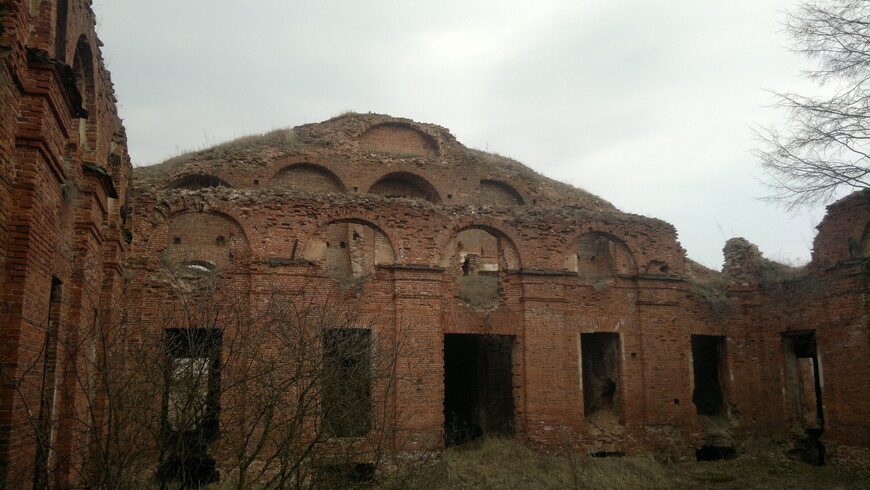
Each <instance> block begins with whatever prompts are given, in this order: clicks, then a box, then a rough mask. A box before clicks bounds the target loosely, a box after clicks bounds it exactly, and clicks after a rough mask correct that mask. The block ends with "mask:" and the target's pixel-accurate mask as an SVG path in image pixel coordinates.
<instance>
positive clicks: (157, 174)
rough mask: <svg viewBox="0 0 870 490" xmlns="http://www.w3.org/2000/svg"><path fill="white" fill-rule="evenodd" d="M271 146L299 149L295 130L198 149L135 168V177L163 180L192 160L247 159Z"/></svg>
mask: <svg viewBox="0 0 870 490" xmlns="http://www.w3.org/2000/svg"><path fill="white" fill-rule="evenodd" d="M266 147H271V148H277V149H280V150H283V151H288V152H290V151H295V150H298V149H299V148H301V147H302V144H301V143H300V141H299V138H298V137H297V135H296V131H295V130H293V129H292V128H290V129H287V128H284V129H275V130H273V131H269V132H266V133H260V134H250V135H247V136H242V137H241V138H236V139H234V140H232V141H227V142H226V143H220V144H218V145H215V146H212V147H209V148H204V149H202V150H197V151H191V152H187V153H182V154H181V155H177V156H174V157H172V158H170V159H168V160H166V161H164V162H162V163H158V164H155V165H148V166H146V167H136V174H138V176H140V177H142V178H146V179H165V178H166V177H168V176H169V175H170V174H171V173H172V172H173V171H174V170H175V169H177V168H179V167H182V166H184V165H185V164H187V163H190V162H194V161H212V162H213V161H228V160H232V159H234V158H248V157H250V154H251V152H254V151H256V150H259V149H262V148H266Z"/></svg>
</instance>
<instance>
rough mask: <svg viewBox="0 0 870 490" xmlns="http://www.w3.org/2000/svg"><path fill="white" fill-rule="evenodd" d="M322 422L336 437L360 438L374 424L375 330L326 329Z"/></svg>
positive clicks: (327, 430)
mask: <svg viewBox="0 0 870 490" xmlns="http://www.w3.org/2000/svg"><path fill="white" fill-rule="evenodd" d="M322 367H323V373H324V374H323V380H324V384H323V388H322V393H321V403H322V416H323V419H322V423H323V427H324V430H325V431H326V433H327V434H329V435H331V436H334V437H357V436H362V435H365V434H366V433H368V432H369V430H370V429H371V425H372V332H371V330H369V329H365V328H335V329H329V330H325V331H324V332H323V366H322Z"/></svg>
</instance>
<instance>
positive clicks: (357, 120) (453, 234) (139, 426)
mask: <svg viewBox="0 0 870 490" xmlns="http://www.w3.org/2000/svg"><path fill="white" fill-rule="evenodd" d="M6 5H8V7H6V10H5V11H2V12H0V15H2V27H3V31H2V33H0V45H2V47H3V48H4V49H3V50H2V52H0V60H2V62H3V63H2V68H0V70H2V71H0V74H2V76H3V78H2V82H0V94H2V96H0V106H2V112H0V157H2V160H0V165H2V173H0V332H2V336H0V338H2V345H0V354H2V368H3V377H2V380H0V382H2V385H0V386H2V391H0V470H2V474H0V477H2V478H4V479H5V480H4V481H5V482H6V483H7V485H9V486H17V485H18V484H22V485H32V486H35V487H40V486H44V485H47V484H49V483H50V482H54V483H57V484H59V485H61V486H66V485H72V484H84V483H86V482H90V483H94V482H97V483H99V482H104V481H105V479H106V478H110V477H112V475H121V474H122V473H123V474H125V475H127V474H129V473H134V474H136V475H150V476H148V477H157V478H161V479H164V480H172V479H183V480H188V481H190V480H195V481H199V482H204V481H213V480H214V479H216V478H217V477H218V475H219V474H221V472H225V473H227V474H230V473H231V474H233V475H236V477H242V476H244V475H245V474H246V472H258V473H257V475H260V476H258V478H266V477H269V478H279V477H280V475H284V474H285V473H287V474H295V475H297V476H296V477H299V476H298V475H299V474H300V473H299V472H300V471H302V470H301V469H300V468H302V467H303V466H304V465H303V463H304V462H306V461H307V462H312V464H314V465H316V466H318V467H319V468H321V470H323V469H324V468H326V469H327V470H329V471H333V470H334V471H350V472H354V473H355V474H356V473H361V474H362V473H366V472H369V471H373V470H374V469H373V467H372V466H371V465H373V464H374V463H375V462H376V461H380V460H381V455H382V454H385V453H388V454H392V455H396V454H404V455H421V454H429V453H432V452H437V451H439V450H441V449H443V448H444V447H445V446H446V445H451V444H458V443H462V442H465V441H468V440H471V439H473V438H476V437H479V436H482V435H491V434H506V435H511V436H513V437H517V438H519V439H521V440H523V441H527V442H528V443H530V444H533V445H541V446H551V447H560V448H564V449H570V450H575V451H582V452H585V453H592V454H599V455H617V454H625V453H636V452H643V451H653V452H661V453H667V454H670V455H676V456H677V457H692V458H694V457H697V458H700V459H707V458H718V457H727V456H728V455H730V454H733V453H734V452H735V451H739V450H740V447H741V444H743V443H745V442H746V441H748V440H751V439H753V438H759V437H762V438H768V439H773V440H776V441H779V442H781V443H783V445H784V447H785V449H792V450H794V451H795V452H798V453H800V454H801V455H802V456H803V457H804V458H805V459H807V460H809V461H812V462H816V463H821V462H823V461H824V460H825V459H827V461H833V462H844V461H862V460H864V461H866V460H867V458H868V447H870V384H868V379H870V352H868V349H870V347H868V346H870V338H868V309H867V308H868V299H867V294H868V267H870V265H868V255H870V224H868V223H870V193H868V192H867V191H864V192H859V193H856V194H853V195H851V196H848V197H846V198H845V199H843V200H841V201H839V202H837V203H835V204H832V205H831V206H829V208H828V214H827V216H826V218H825V219H824V221H823V222H822V223H821V224H820V225H819V227H818V229H819V234H818V236H817V237H816V240H815V243H814V250H813V259H812V262H811V263H810V264H808V265H807V266H806V267H803V268H799V269H793V268H789V267H786V266H782V265H779V264H776V263H774V262H771V261H768V260H766V259H764V258H763V257H762V256H761V254H760V253H759V252H758V250H757V248H756V247H755V246H754V245H752V244H751V243H748V242H747V241H745V240H743V239H732V240H729V241H728V243H727V244H726V245H725V250H724V252H725V266H724V268H723V271H722V272H717V271H711V270H708V269H705V268H703V267H701V266H700V265H698V264H696V263H694V262H692V261H691V260H689V259H687V258H686V253H685V251H684V250H683V249H682V248H681V247H680V244H679V243H678V241H677V237H676V231H675V230H674V228H673V227H672V226H671V225H669V224H668V223H665V222H663V221H660V220H656V219H652V218H646V217H643V216H638V215H633V214H627V213H623V212H621V211H619V210H618V209H616V208H615V207H614V206H612V205H611V204H609V203H608V202H606V201H605V200H603V199H601V198H598V197H596V196H593V195H590V194H588V193H586V192H584V191H582V190H579V189H576V188H573V187H570V186H567V185H565V184H561V183H559V182H555V181H552V180H550V179H547V178H544V177H542V176H540V175H539V174H536V173H535V172H534V171H532V170H530V169H529V168H527V167H525V166H523V165H521V164H519V163H517V162H514V161H512V160H509V159H505V158H502V157H499V156H495V155H492V154H488V153H484V152H480V151H477V150H472V149H469V148H466V147H464V146H463V145H462V144H460V143H459V142H458V141H456V139H455V138H454V137H453V136H452V135H451V134H450V133H449V131H448V130H447V129H445V128H442V127H439V126H435V125H431V124H422V123H417V122H414V121H411V120H408V119H403V118H398V117H391V116H386V115H379V114H346V115H342V116H338V117H336V118H333V119H330V120H328V121H324V122H322V123H317V124H308V125H304V126H299V127H296V128H293V129H286V130H278V131H274V132H271V133H268V134H266V135H262V136H252V137H247V138H242V139H240V140H237V141H233V142H230V143H226V144H223V145H219V146H216V147H214V148H211V149H208V150H203V151H200V152H196V153H192V154H188V155H183V156H180V157H176V158H174V159H171V160H169V161H167V162H164V163H162V164H159V165H155V166H152V167H143V168H137V169H131V166H130V163H129V158H128V156H127V153H126V146H125V145H126V142H125V135H124V130H123V127H122V126H121V124H120V120H119V119H118V117H117V116H116V112H115V106H114V98H113V96H112V86H111V83H110V81H109V77H108V72H107V71H105V70H104V69H103V67H102V64H101V62H100V56H99V48H98V46H99V43H98V41H97V40H96V37H95V35H94V31H93V13H92V12H91V11H90V7H89V6H88V5H89V2H85V1H72V0H71V1H69V2H66V1H63V2H17V1H13V2H7V3H6ZM255 443H256V444H255ZM312 455H315V456H316V457H313V456H312ZM306 458H308V459H306ZM312 458H313V459H312ZM294 471H295V472H296V473H293V472H294ZM324 471H325V470H324ZM107 475H108V476H107ZM240 475H241V476H240ZM263 475H265V476H263ZM276 475H277V476H276ZM143 477H144V476H143ZM119 478H120V476H119ZM281 481H283V480H273V483H276V482H277V483H280V482H281Z"/></svg>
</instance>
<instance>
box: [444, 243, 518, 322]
mask: <svg viewBox="0 0 870 490" xmlns="http://www.w3.org/2000/svg"><path fill="white" fill-rule="evenodd" d="M519 265H520V261H519V254H518V253H517V250H516V247H514V245H513V243H511V241H510V240H508V239H507V237H506V236H505V235H504V234H503V233H501V232H499V231H498V230H495V229H491V228H486V227H468V228H464V229H462V230H460V231H459V232H458V233H457V234H456V236H455V237H454V238H453V239H452V240H450V242H449V243H448V244H447V247H446V248H445V250H444V254H443V257H442V260H441V266H442V267H445V268H447V269H448V270H449V271H451V272H452V274H453V276H454V277H455V279H456V281H457V282H458V283H459V297H460V299H461V300H462V301H463V302H464V303H466V304H468V305H471V306H475V307H487V306H493V305H495V304H497V303H498V302H499V300H500V299H501V288H500V284H499V281H500V280H501V273H502V272H504V271H506V270H508V269H518V268H519Z"/></svg>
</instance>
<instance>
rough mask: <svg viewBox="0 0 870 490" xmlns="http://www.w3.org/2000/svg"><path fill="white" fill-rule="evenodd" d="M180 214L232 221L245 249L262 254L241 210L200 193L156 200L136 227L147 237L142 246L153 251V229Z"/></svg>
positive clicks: (254, 233) (258, 237)
mask: <svg viewBox="0 0 870 490" xmlns="http://www.w3.org/2000/svg"><path fill="white" fill-rule="evenodd" d="M184 213H207V214H214V215H218V216H222V217H224V218H225V219H228V220H230V221H232V222H233V223H234V224H236V225H237V226H238V227H239V228H240V229H241V230H242V233H243V235H244V239H245V244H246V246H247V248H248V250H250V253H251V255H252V256H257V255H262V252H263V251H262V243H263V240H262V237H261V235H260V233H259V232H257V230H256V229H254V228H252V227H250V226H246V225H245V223H247V222H248V221H249V219H248V218H247V217H245V216H244V213H243V212H242V211H241V209H239V208H238V207H237V206H235V205H234V204H231V203H228V202H226V201H223V200H221V199H219V198H211V197H210V196H209V197H203V196H200V195H186V196H178V197H176V198H174V199H172V200H171V201H163V202H159V203H157V205H156V206H155V207H154V210H153V211H152V213H151V215H150V216H148V218H147V219H146V220H144V224H143V225H142V227H141V228H139V230H138V233H141V234H142V236H147V237H148V239H147V241H146V242H145V244H144V248H145V249H146V250H148V251H149V252H154V251H155V247H156V246H157V245H155V243H152V242H153V240H152V239H153V238H154V236H155V232H156V231H157V230H158V229H159V227H160V226H162V225H164V224H167V223H168V222H169V220H171V219H172V218H174V217H175V216H178V215H180V214H184Z"/></svg>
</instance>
